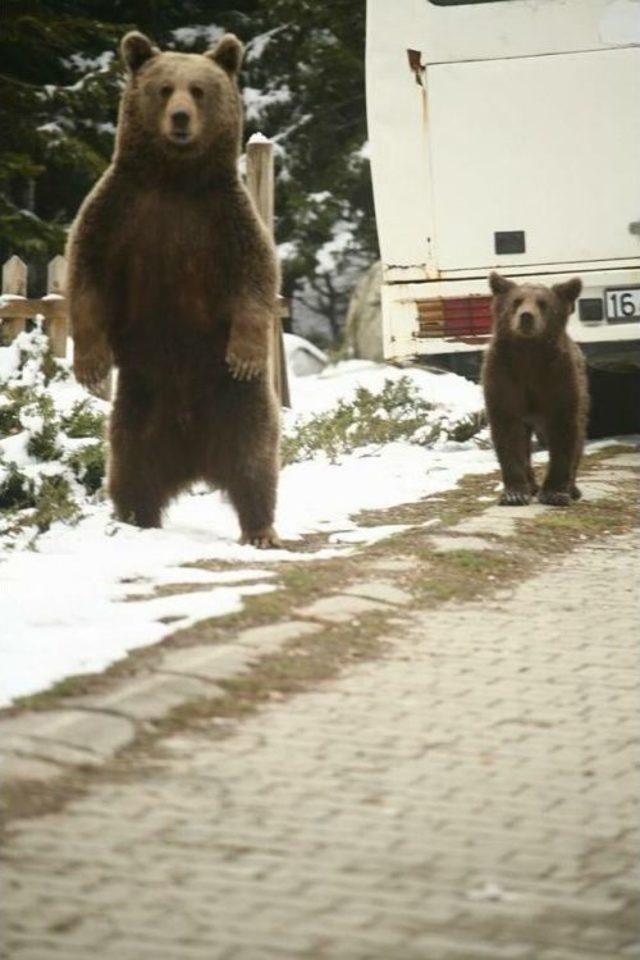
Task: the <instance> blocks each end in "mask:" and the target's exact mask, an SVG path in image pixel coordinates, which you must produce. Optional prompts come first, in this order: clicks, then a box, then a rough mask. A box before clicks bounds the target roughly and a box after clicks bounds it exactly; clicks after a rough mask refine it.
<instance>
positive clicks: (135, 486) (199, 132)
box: [68, 32, 279, 547]
mask: <svg viewBox="0 0 640 960" xmlns="http://www.w3.org/2000/svg"><path fill="white" fill-rule="evenodd" d="M121 50H122V56H123V58H124V61H125V63H126V65H127V68H128V79H127V83H126V87H125V90H124V94H123V97H122V102H121V105H120V117H119V122H118V132H117V137H116V148H115V152H114V157H113V162H112V164H111V166H110V167H109V168H108V170H107V171H106V173H105V174H104V176H103V177H102V178H101V179H100V181H99V182H98V183H97V184H96V186H95V188H94V189H93V190H92V192H91V193H90V194H89V196H88V197H87V199H86V200H85V202H84V204H83V206H82V208H81V210H80V212H79V214H78V217H77V219H76V222H75V224H74V226H73V228H72V231H71V235H70V238H69V245H68V257H69V290H68V294H69V301H70V315H71V322H72V328H73V337H74V370H75V374H76V377H77V379H78V380H79V381H80V383H82V384H84V385H85V386H86V387H88V388H90V389H92V388H95V387H96V386H97V385H98V384H99V383H100V382H101V381H102V380H103V378H104V377H105V376H106V374H107V373H108V371H109V369H110V367H111V365H112V363H113V364H115V365H116V366H117V367H118V369H119V376H118V387H117V396H116V398H115V402H114V408H113V414H112V418H111V426H110V462H109V492H110V495H111V497H112V499H113V502H114V504H115V508H116V513H117V516H118V517H119V518H120V519H121V520H124V521H128V522H133V523H136V524H137V525H138V526H141V527H154V526H159V525H160V521H161V515H162V510H163V508H164V507H165V506H166V504H167V503H168V502H169V500H170V499H171V498H172V497H174V496H175V495H176V494H177V493H178V492H179V491H180V490H182V489H183V488H184V487H186V486H187V485H189V484H190V483H191V482H192V481H194V480H197V479H204V480H207V481H210V482H211V483H212V484H215V485H216V486H218V487H220V488H222V489H224V490H226V491H228V494H229V497H230V499H231V502H232V503H233V505H234V507H235V509H236V511H237V514H238V518H239V521H240V527H241V530H242V542H245V543H252V544H254V545H256V546H260V547H268V546H275V545H277V543H278V540H277V536H276V534H275V532H274V529H273V516H274V510H275V501H276V487H277V479H278V469H279V405H278V402H277V399H276V396H275V393H274V390H273V387H272V378H271V376H270V372H269V368H270V364H271V358H270V356H269V351H270V341H271V337H270V331H271V324H272V322H273V321H272V318H273V315H274V308H275V303H276V296H277V292H278V288H279V277H278V268H277V261H276V254H275V250H274V246H273V242H272V240H271V237H270V236H269V234H268V232H267V230H266V229H265V227H264V226H263V225H262V223H261V222H260V220H259V218H258V215H257V213H256V210H255V208H254V206H253V203H252V201H251V199H250V197H249V195H248V193H247V191H246V190H245V188H244V186H243V184H242V183H241V182H240V179H239V176H238V156H239V152H240V142H241V136H242V106H241V99H240V94H239V91H238V84H237V76H238V72H239V69H240V65H241V62H242V55H243V47H242V44H241V43H240V41H239V40H238V39H237V38H236V37H235V36H233V35H232V34H227V35H225V36H223V37H222V39H221V40H220V41H219V42H218V44H217V46H216V47H215V49H213V50H211V51H209V52H208V53H205V54H203V55H198V54H184V53H161V52H160V51H159V50H158V49H157V48H156V47H154V46H153V44H152V43H151V41H150V40H149V39H148V38H147V37H145V36H143V35H142V34H140V33H136V32H134V33H129V34H127V36H126V37H125V38H124V39H123V41H122V47H121Z"/></svg>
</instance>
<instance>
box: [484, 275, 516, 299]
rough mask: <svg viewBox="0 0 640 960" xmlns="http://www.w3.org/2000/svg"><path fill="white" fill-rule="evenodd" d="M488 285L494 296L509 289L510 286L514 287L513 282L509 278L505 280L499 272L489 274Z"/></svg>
mask: <svg viewBox="0 0 640 960" xmlns="http://www.w3.org/2000/svg"><path fill="white" fill-rule="evenodd" d="M489 286H490V287H491V293H492V294H493V295H494V297H499V296H500V295H501V294H503V293H507V292H508V291H509V290H511V288H512V287H515V283H513V282H512V281H511V280H507V278H506V277H501V276H500V274H499V273H495V271H494V272H493V273H490V274H489Z"/></svg>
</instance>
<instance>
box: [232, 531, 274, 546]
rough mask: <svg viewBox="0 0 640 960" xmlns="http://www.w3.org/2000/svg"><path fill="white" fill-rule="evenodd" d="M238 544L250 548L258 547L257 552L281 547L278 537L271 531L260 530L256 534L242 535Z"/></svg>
mask: <svg viewBox="0 0 640 960" xmlns="http://www.w3.org/2000/svg"><path fill="white" fill-rule="evenodd" d="M240 543H241V544H243V545H248V546H251V547H258V549H259V550H269V549H277V548H278V547H281V546H282V541H281V540H280V537H279V536H278V534H277V533H276V532H275V530H273V529H269V530H261V531H258V532H257V533H243V534H242V537H241V538H240Z"/></svg>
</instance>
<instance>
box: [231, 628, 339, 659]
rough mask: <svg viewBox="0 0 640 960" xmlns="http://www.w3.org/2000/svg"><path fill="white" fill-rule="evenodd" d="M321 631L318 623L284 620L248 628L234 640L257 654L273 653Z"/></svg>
mask: <svg viewBox="0 0 640 960" xmlns="http://www.w3.org/2000/svg"><path fill="white" fill-rule="evenodd" d="M320 630H322V626H321V625H320V624H319V623H309V621H308V620H285V621H283V622H282V623H270V624H266V625H265V626H263V627H249V628H248V629H247V630H243V631H242V632H241V633H239V634H238V636H237V637H236V638H235V642H236V643H237V644H239V645H240V646H243V647H249V648H250V649H251V650H255V652H256V653H257V654H261V653H275V652H277V651H278V650H280V648H281V647H283V646H284V644H285V643H289V642H290V641H291V640H297V638H298V637H306V636H309V635H310V634H312V633H318V632H319V631H320Z"/></svg>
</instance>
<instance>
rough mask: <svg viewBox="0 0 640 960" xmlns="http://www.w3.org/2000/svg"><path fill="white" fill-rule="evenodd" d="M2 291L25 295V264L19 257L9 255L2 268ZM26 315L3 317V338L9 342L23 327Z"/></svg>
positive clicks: (14, 294) (19, 295)
mask: <svg viewBox="0 0 640 960" xmlns="http://www.w3.org/2000/svg"><path fill="white" fill-rule="evenodd" d="M2 292H3V293H9V294H12V295H13V296H18V297H26V295H27V265H26V263H24V262H23V261H22V260H21V259H20V257H16V256H15V255H14V256H13V257H9V259H8V260H7V262H6V263H5V265H4V266H3V268H2ZM26 322H27V320H26V317H11V318H5V319H4V320H3V321H2V334H3V339H4V340H5V341H6V342H7V343H10V342H11V340H13V339H14V338H15V337H17V336H18V334H19V333H22V331H23V330H24V328H25V324H26Z"/></svg>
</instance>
